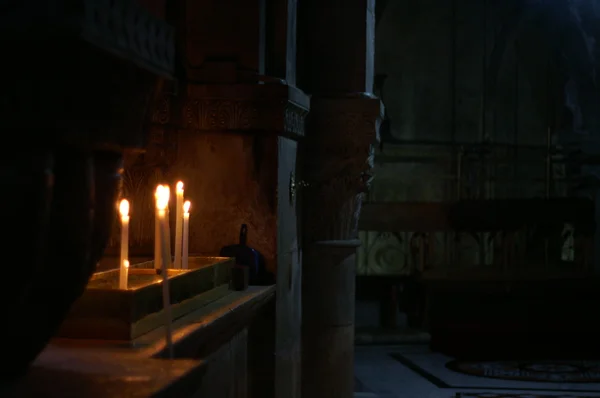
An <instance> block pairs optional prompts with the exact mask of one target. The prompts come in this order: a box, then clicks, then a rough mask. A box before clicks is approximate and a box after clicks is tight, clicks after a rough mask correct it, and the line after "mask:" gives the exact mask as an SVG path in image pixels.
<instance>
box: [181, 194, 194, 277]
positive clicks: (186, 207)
mask: <svg viewBox="0 0 600 398" xmlns="http://www.w3.org/2000/svg"><path fill="white" fill-rule="evenodd" d="M191 205H192V204H191V203H190V201H189V200H186V201H185V203H184V204H183V245H182V246H183V248H182V252H183V253H182V256H183V259H182V262H181V268H183V269H188V255H189V235H190V206H191Z"/></svg>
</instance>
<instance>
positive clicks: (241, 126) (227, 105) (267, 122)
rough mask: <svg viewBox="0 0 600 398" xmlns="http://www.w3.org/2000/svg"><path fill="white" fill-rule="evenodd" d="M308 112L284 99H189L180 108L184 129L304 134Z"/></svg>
mask: <svg viewBox="0 0 600 398" xmlns="http://www.w3.org/2000/svg"><path fill="white" fill-rule="evenodd" d="M307 114H308V109H305V108H303V107H301V106H299V105H297V104H294V103H292V102H288V101H285V100H263V99H221V98H205V99H191V100H188V101H186V102H185V104H184V106H183V126H182V127H183V128H184V129H191V130H205V131H219V130H228V131H231V130H242V131H243V130H245V131H261V130H262V131H274V132H280V133H289V134H294V135H298V136H302V135H304V121H305V118H306V115H307Z"/></svg>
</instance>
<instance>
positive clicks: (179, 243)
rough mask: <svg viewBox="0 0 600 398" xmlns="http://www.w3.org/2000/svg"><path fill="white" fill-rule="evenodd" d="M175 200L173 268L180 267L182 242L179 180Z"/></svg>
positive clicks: (181, 201) (181, 183) (180, 187)
mask: <svg viewBox="0 0 600 398" xmlns="http://www.w3.org/2000/svg"><path fill="white" fill-rule="evenodd" d="M175 192H176V195H177V200H176V204H175V206H176V209H175V210H176V211H175V217H176V219H175V265H174V266H173V268H181V246H182V244H183V241H182V237H181V234H182V233H183V230H182V225H181V224H182V222H183V182H181V181H179V182H178V183H177V186H176V189H175Z"/></svg>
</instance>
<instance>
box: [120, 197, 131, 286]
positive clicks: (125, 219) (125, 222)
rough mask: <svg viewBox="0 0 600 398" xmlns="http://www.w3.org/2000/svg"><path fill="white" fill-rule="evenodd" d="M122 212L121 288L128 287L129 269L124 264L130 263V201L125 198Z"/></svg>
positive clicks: (121, 205)
mask: <svg viewBox="0 0 600 398" xmlns="http://www.w3.org/2000/svg"><path fill="white" fill-rule="evenodd" d="M119 213H121V261H119V289H127V270H126V269H124V268H125V267H124V264H125V262H127V263H128V264H129V261H128V260H129V202H128V201H127V199H123V200H122V201H121V203H120V204H119Z"/></svg>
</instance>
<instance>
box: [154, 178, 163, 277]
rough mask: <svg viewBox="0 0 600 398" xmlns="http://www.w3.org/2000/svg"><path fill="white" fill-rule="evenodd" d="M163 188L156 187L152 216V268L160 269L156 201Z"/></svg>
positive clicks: (160, 186) (158, 223)
mask: <svg viewBox="0 0 600 398" xmlns="http://www.w3.org/2000/svg"><path fill="white" fill-rule="evenodd" d="M164 188H165V187H163V186H162V185H158V186H157V187H156V192H155V193H154V200H155V202H156V206H155V214H154V268H155V269H160V260H161V259H160V256H161V254H160V222H159V219H158V201H159V197H161V195H162V191H163V190H164Z"/></svg>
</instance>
